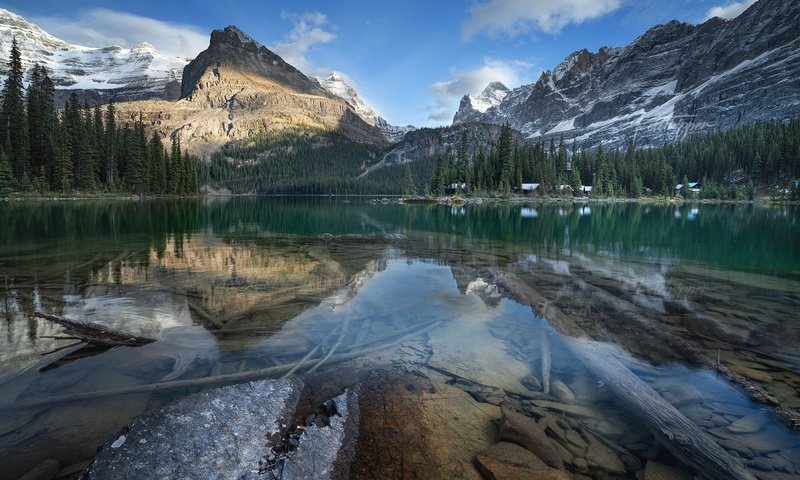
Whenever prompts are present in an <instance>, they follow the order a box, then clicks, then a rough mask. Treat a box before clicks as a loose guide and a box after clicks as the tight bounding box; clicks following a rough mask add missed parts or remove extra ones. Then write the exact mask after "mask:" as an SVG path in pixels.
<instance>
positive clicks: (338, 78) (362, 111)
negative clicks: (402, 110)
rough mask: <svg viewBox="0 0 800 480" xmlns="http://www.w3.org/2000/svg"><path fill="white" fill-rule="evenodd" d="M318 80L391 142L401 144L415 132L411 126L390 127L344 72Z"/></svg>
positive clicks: (331, 74) (332, 73) (318, 78)
mask: <svg viewBox="0 0 800 480" xmlns="http://www.w3.org/2000/svg"><path fill="white" fill-rule="evenodd" d="M316 79H317V81H318V82H319V84H320V85H321V86H322V88H324V89H325V90H327V91H329V92H330V93H332V94H334V95H336V96H337V97H340V98H342V99H344V101H346V102H347V103H349V104H350V106H352V107H353V110H354V111H355V112H356V114H358V116H359V117H361V118H362V119H363V120H364V121H365V122H367V123H369V124H370V125H374V126H375V127H377V128H378V130H380V131H381V133H382V134H383V136H384V137H386V140H388V141H389V142H392V143H396V142H399V141H400V140H402V138H403V136H404V135H405V134H406V133H408V132H409V131H412V130H415V128H414V127H413V126H411V125H408V126H405V127H399V126H395V125H390V124H389V122H387V121H386V120H385V119H384V118H383V117H381V116H380V115H379V114H378V113H377V112H375V110H374V109H373V108H372V107H370V106H369V105H367V104H366V103H365V102H364V101H363V100H362V99H361V97H359V96H358V92H356V89H355V88H353V86H352V85H351V84H350V80H349V79H348V78H347V75H345V74H343V73H342V72H336V71H334V72H331V73H330V75H328V76H327V77H316Z"/></svg>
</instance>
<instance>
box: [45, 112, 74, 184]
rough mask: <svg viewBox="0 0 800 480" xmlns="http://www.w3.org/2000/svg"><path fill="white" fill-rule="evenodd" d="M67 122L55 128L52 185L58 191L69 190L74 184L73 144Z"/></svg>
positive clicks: (60, 123)
mask: <svg viewBox="0 0 800 480" xmlns="http://www.w3.org/2000/svg"><path fill="white" fill-rule="evenodd" d="M64 115H66V112H65V114H64ZM65 123H66V122H64V121H62V122H59V123H57V124H56V128H55V142H54V147H55V149H54V155H55V157H54V159H53V173H52V180H51V182H50V187H51V188H52V189H53V190H55V191H57V192H66V191H69V190H70V189H71V188H72V186H73V169H72V167H73V163H72V144H71V138H70V135H69V131H68V130H67V126H66V125H65Z"/></svg>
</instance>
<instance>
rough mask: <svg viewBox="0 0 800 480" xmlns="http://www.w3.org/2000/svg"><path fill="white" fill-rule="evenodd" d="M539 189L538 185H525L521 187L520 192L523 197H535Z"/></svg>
mask: <svg viewBox="0 0 800 480" xmlns="http://www.w3.org/2000/svg"><path fill="white" fill-rule="evenodd" d="M538 188H539V184H538V183H523V184H521V185H520V186H519V191H520V193H522V194H523V195H533V194H534V193H535V192H536V190H537V189H538Z"/></svg>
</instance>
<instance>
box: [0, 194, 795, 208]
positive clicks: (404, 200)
mask: <svg viewBox="0 0 800 480" xmlns="http://www.w3.org/2000/svg"><path fill="white" fill-rule="evenodd" d="M233 197H276V198H277V197H284V198H288V197H319V198H326V197H327V198H365V199H370V200H374V201H376V202H377V203H401V204H410V205H414V204H416V205H423V204H428V205H432V204H441V205H468V204H472V205H476V204H477V205H480V204H483V203H541V204H548V203H549V204H591V203H594V204H601V203H643V204H656V205H668V204H674V205H681V204H685V203H691V204H702V205H724V204H730V205H789V206H800V200H784V199H775V198H765V197H760V198H757V199H755V200H745V199H742V200H731V199H708V198H703V199H701V198H690V199H686V198H681V197H639V198H613V197H603V198H588V197H559V196H551V197H518V196H512V197H506V198H503V197H491V196H490V197H480V196H478V197H456V196H443V197H438V196H435V197H434V196H429V197H422V196H415V197H408V196H404V195H396V194H321V195H301V194H264V195H260V194H254V193H240V194H226V195H208V194H198V195H136V194H111V193H107V194H106V193H96V194H70V195H11V196H6V197H0V202H7V203H12V202H19V203H22V202H67V201H83V200H111V201H131V200H139V201H142V200H156V199H171V200H184V199H193V198H195V199H218V198H233ZM384 199H386V200H388V202H386V201H383V200H384Z"/></svg>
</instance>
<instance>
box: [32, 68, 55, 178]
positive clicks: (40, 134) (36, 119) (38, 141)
mask: <svg viewBox="0 0 800 480" xmlns="http://www.w3.org/2000/svg"><path fill="white" fill-rule="evenodd" d="M54 95H55V90H54V86H53V81H52V80H50V77H49V75H48V74H47V69H45V68H44V67H42V66H40V65H34V66H33V69H32V70H31V75H30V81H29V85H28V92H27V96H26V97H27V115H28V138H29V140H30V159H31V170H32V171H35V172H38V173H37V177H38V178H37V183H39V188H40V189H47V188H49V182H48V181H47V178H48V174H49V173H50V171H51V169H52V164H53V156H54V152H53V134H54V128H55V110H54V108H53V97H54Z"/></svg>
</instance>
